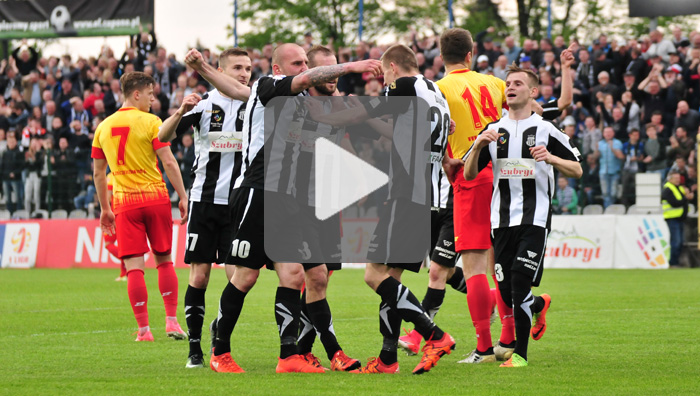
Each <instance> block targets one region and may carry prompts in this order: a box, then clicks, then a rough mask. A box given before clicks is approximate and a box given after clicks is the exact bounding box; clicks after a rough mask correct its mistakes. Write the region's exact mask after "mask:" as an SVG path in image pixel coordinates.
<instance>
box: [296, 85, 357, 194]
mask: <svg viewBox="0 0 700 396" xmlns="http://www.w3.org/2000/svg"><path fill="white" fill-rule="evenodd" d="M306 100H319V101H321V103H322V105H323V110H324V112H325V113H326V114H328V113H331V112H337V111H342V110H344V109H345V108H347V107H346V106H345V101H344V100H343V98H338V97H335V98H333V97H315V98H305V99H304V101H306ZM302 121H303V122H297V123H295V127H297V128H299V129H300V130H301V131H300V133H298V136H299V157H298V159H297V161H296V164H297V168H296V173H297V175H298V176H297V177H296V178H295V183H294V184H295V186H294V187H295V190H296V196H297V198H298V200H299V202H300V203H302V204H304V205H308V206H311V207H314V206H315V205H316V167H317V166H319V167H320V169H321V170H324V169H331V168H332V167H333V165H332V163H334V162H337V161H339V159H338V158H337V157H335V156H334V155H324V153H321V152H316V150H315V147H316V139H318V138H320V137H322V138H325V139H328V140H330V141H331V142H333V143H335V144H336V145H338V146H340V145H341V142H342V140H343V138H345V128H344V127H333V126H330V125H328V124H324V123H320V122H316V121H314V120H313V119H312V118H311V117H310V116H308V115H307V116H306V117H305V118H304V119H303V120H302ZM358 135H360V136H361V134H359V133H358ZM317 158H318V159H319V161H320V163H317V162H316V159H317ZM335 169H338V168H337V167H336V168H335ZM342 182H343V181H342V180H336V183H337V185H336V186H333V187H331V188H330V189H329V190H332V191H326V193H327V194H337V193H338V192H339V191H340V183H342Z"/></svg>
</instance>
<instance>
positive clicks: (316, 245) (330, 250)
mask: <svg viewBox="0 0 700 396" xmlns="http://www.w3.org/2000/svg"><path fill="white" fill-rule="evenodd" d="M300 209H301V218H302V229H303V238H302V239H303V242H302V243H303V244H305V245H304V247H308V249H309V252H310V255H311V257H310V258H309V260H305V261H306V262H305V263H304V268H305V269H309V268H313V267H315V266H318V265H320V264H326V267H328V270H329V271H337V270H339V269H341V263H340V261H341V260H340V259H341V250H340V249H341V235H342V231H341V225H340V214H336V215H334V216H331V217H329V218H328V219H326V220H323V221H321V220H318V218H316V213H315V208H313V207H311V206H308V205H303V204H302V205H300ZM310 262H313V263H316V264H311V263H310Z"/></svg>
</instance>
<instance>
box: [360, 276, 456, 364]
mask: <svg viewBox="0 0 700 396" xmlns="http://www.w3.org/2000/svg"><path fill="white" fill-rule="evenodd" d="M418 266H420V264H418ZM416 270H417V269H416ZM365 282H366V283H367V285H369V286H370V287H371V288H372V289H373V290H374V291H375V292H376V293H377V294H379V296H380V297H381V299H382V302H383V303H385V304H386V305H387V306H388V307H389V309H390V310H394V311H396V313H397V315H398V316H399V317H400V318H401V319H403V320H405V321H407V322H411V323H413V325H414V326H415V329H416V331H418V333H420V334H421V336H422V337H423V338H424V339H426V340H428V341H426V347H425V348H424V351H425V353H424V355H423V359H422V360H421V363H420V364H419V365H418V366H417V367H416V369H414V371H413V373H414V374H422V373H424V372H426V371H429V370H430V369H431V368H432V367H433V366H434V365H435V364H436V363H437V361H438V360H439V359H440V358H441V357H442V356H443V355H445V354H449V353H450V352H451V350H452V349H454V345H455V343H454V339H453V338H452V337H451V336H450V335H449V334H447V333H445V332H443V331H442V330H441V329H440V328H439V327H438V326H437V325H435V323H434V322H433V321H432V320H430V318H429V317H428V315H427V313H426V312H425V311H424V310H423V307H422V306H421V304H420V303H419V302H418V299H417V298H416V297H415V296H414V295H413V293H411V291H410V290H409V289H408V288H407V287H406V286H404V285H403V284H401V282H399V281H398V280H396V279H395V278H394V277H392V276H390V271H389V267H387V266H386V265H383V264H367V267H366V270H365ZM397 340H398V337H397Z"/></svg>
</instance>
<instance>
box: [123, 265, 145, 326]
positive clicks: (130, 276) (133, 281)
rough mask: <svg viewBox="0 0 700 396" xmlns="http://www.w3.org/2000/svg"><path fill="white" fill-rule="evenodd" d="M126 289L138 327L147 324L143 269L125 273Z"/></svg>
mask: <svg viewBox="0 0 700 396" xmlns="http://www.w3.org/2000/svg"><path fill="white" fill-rule="evenodd" d="M126 290H127V291H128V293H129V302H130V303H131V309H133V310H134V317H135V318H136V323H137V324H138V326H139V327H146V326H148V290H147V289H146V281H145V280H144V279H143V270H140V269H135V270H131V271H129V272H128V273H127V285H126Z"/></svg>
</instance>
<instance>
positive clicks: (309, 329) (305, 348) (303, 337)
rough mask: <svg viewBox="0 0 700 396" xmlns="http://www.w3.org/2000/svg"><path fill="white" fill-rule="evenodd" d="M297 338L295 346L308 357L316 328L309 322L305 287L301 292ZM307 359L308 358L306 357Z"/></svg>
mask: <svg viewBox="0 0 700 396" xmlns="http://www.w3.org/2000/svg"><path fill="white" fill-rule="evenodd" d="M299 325H300V330H299V338H297V347H298V348H299V353H300V354H301V355H302V356H307V357H310V356H309V354H311V351H312V350H313V347H314V342H315V341H316V329H314V324H313V323H312V322H311V315H309V309H308V306H307V304H306V287H304V291H303V292H302V293H301V322H300V324H299ZM307 360H308V359H307Z"/></svg>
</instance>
